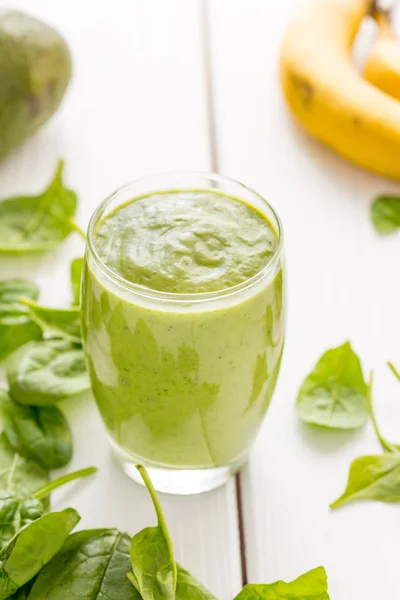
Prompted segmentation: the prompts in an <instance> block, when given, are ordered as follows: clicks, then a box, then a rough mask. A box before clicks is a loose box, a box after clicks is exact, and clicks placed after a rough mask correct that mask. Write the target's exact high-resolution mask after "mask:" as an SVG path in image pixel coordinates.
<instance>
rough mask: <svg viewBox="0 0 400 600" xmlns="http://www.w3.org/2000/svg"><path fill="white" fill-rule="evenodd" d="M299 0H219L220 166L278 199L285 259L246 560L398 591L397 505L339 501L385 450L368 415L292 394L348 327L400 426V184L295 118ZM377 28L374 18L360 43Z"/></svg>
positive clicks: (279, 571) (256, 577)
mask: <svg viewBox="0 0 400 600" xmlns="http://www.w3.org/2000/svg"><path fill="white" fill-rule="evenodd" d="M300 4H302V2H301V1H300V0H286V1H285V2H275V3H273V4H272V3H270V2H265V1H264V0H232V1H230V2H227V1H225V0H212V1H210V2H209V8H210V10H211V15H212V19H211V22H212V34H211V40H212V56H213V71H214V90H215V93H214V102H215V106H216V119H215V120H216V123H217V133H216V138H217V145H218V149H219V164H220V169H221V172H222V173H224V174H226V175H230V176H232V177H235V178H237V179H239V180H240V181H243V182H245V183H246V184H248V185H250V186H252V187H254V188H255V189H256V190H257V191H258V192H260V193H261V194H263V195H264V196H265V197H266V198H267V199H268V200H269V201H270V202H271V203H272V204H273V206H274V207H275V208H276V209H277V211H278V212H279V213H280V215H281V217H282V220H283V224H284V230H285V240H286V249H287V259H288V277H289V290H288V294H289V302H288V313H289V318H288V336H287V346H286V351H285V356H284V361H283V367H282V373H281V376H280V380H279V383H278V388H277V391H276V393H275V397H274V400H273V402H272V407H271V410H270V412H269V414H268V416H267V419H266V421H265V424H264V426H263V428H262V431H261V433H260V435H259V438H258V440H257V443H256V446H255V448H254V451H253V453H252V456H251V460H250V463H249V465H248V468H247V469H246V470H245V471H244V473H243V475H242V487H243V494H244V498H243V502H244V507H245V524H246V550H247V570H248V576H249V580H250V581H253V582H262V581H268V582H269V581H275V580H276V579H280V578H283V579H292V578H294V577H296V576H297V575H299V574H300V573H302V572H304V571H306V570H307V569H310V568H312V567H315V566H317V565H319V564H323V565H324V566H325V567H326V569H327V571H328V575H329V581H330V590H331V597H332V599H333V600H354V599H355V598H363V600H375V599H376V598H385V599H387V600H397V598H398V596H399V589H400V580H399V575H398V572H399V571H398V564H397V552H396V539H397V538H396V532H397V531H398V528H399V526H400V507H399V506H388V505H382V504H372V503H364V504H358V505H353V506H349V507H348V508H344V509H343V510H341V511H337V512H335V513H332V512H330V510H329V507H328V504H329V502H330V501H332V500H333V499H334V498H335V497H336V496H338V495H339V494H340V493H341V492H342V491H343V489H344V486H345V482H346V479H347V472H348V467H349V463H350V461H351V460H352V459H353V458H355V457H357V456H360V455H362V454H368V453H379V452H380V448H379V446H378V444H377V442H376V440H375V437H374V434H373V432H372V429H371V427H370V426H368V427H366V428H365V430H364V431H361V432H358V433H355V434H346V435H345V434H343V435H342V434H340V433H337V434H334V433H329V432H324V431H320V430H315V429H314V430H313V429H306V428H304V427H302V426H301V425H300V423H299V421H298V419H297V417H296V414H295V409H294V403H295V399H296V395H297V390H298V388H299V386H300V383H301V381H302V379H303V378H304V377H305V375H306V374H307V373H308V372H309V371H310V370H311V368H312V366H313V364H314V363H315V362H316V360H317V359H318V358H319V356H320V355H321V354H322V352H323V351H325V350H326V349H327V348H328V347H332V346H334V345H338V344H339V343H341V342H343V341H345V340H347V339H350V340H351V341H352V343H353V345H354V347H355V349H356V351H357V352H358V353H359V354H360V356H361V358H362V361H363V363H364V366H365V370H366V371H367V369H370V368H375V369H376V393H375V396H376V405H377V406H376V410H377V413H378V418H379V420H380V422H381V423H382V427H383V428H384V431H385V432H386V433H387V435H388V437H389V438H391V439H397V440H398V439H399V423H400V403H399V397H400V388H399V386H398V384H397V383H396V382H395V380H394V379H393V377H392V375H391V374H390V373H389V372H388V370H387V368H386V367H385V365H384V363H385V361H386V360H388V359H393V360H394V361H396V360H397V363H398V364H399V363H400V352H399V339H400V318H399V310H398V307H399V302H400V280H399V277H398V272H399V267H398V265H399V252H400V247H399V238H398V237H396V236H395V237H393V238H387V239H383V238H379V237H377V236H376V234H375V233H374V231H373V230H372V227H371V223H370V218H369V204H370V202H371V200H372V198H373V197H374V196H375V194H377V193H380V192H390V191H396V192H400V188H399V185H397V184H395V183H392V182H389V181H386V180H384V179H381V178H378V177H375V176H373V175H370V174H368V173H366V172H363V171H361V170H359V169H357V168H356V167H353V166H352V165H350V164H348V163H346V162H344V161H343V160H341V159H340V158H338V157H337V156H335V155H334V154H333V153H331V152H330V151H328V150H327V149H325V148H324V147H322V146H321V145H319V144H318V143H316V142H315V141H314V140H312V139H310V138H309V137H308V136H306V135H305V134H304V133H303V132H301V131H300V130H299V129H298V127H297V126H296V125H295V124H294V123H293V122H292V119H291V117H290V115H289V114H288V112H287V110H286V107H285V105H284V101H283V98H282V96H281V93H280V88H279V80H278V55H279V45H280V41H281V39H282V36H283V33H284V30H285V28H286V26H287V24H288V22H289V20H290V18H291V17H292V16H293V15H294V14H295V12H296V10H297V9H298V8H299V6H300ZM371 31H372V28H371V26H370V25H367V27H366V29H365V30H364V31H363V36H364V38H363V39H362V40H361V45H360V44H358V46H359V47H361V46H363V45H365V43H367V42H368V39H369V35H370V33H371Z"/></svg>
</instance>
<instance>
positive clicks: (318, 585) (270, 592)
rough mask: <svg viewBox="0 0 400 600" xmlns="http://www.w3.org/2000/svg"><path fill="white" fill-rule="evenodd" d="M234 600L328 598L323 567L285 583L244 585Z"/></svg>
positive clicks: (311, 599)
mask: <svg viewBox="0 0 400 600" xmlns="http://www.w3.org/2000/svg"><path fill="white" fill-rule="evenodd" d="M234 600H329V595H328V582H327V578H326V572H325V569H324V568H323V567H318V568H316V569H313V570H312V571H309V572H308V573H305V574H304V575H301V576H300V577H298V578H297V579H295V580H294V581H291V582H289V583H286V582H285V581H277V582H276V583H271V584H250V585H245V587H244V588H243V590H242V591H241V592H240V594H238V595H237V596H236V598H235V599H234Z"/></svg>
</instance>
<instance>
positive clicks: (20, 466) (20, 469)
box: [0, 433, 49, 495]
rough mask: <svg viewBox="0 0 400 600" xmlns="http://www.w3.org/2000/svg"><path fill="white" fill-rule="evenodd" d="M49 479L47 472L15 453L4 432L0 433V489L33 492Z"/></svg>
mask: <svg viewBox="0 0 400 600" xmlns="http://www.w3.org/2000/svg"><path fill="white" fill-rule="evenodd" d="M48 481H49V474H48V472H47V471H46V470H45V469H43V468H42V467H41V466H40V465H38V464H37V463H36V462H34V461H32V460H27V459H26V458H24V457H23V456H20V455H19V454H17V453H15V452H14V451H13V449H12V448H11V446H10V444H9V443H8V441H7V439H6V437H5V435H4V433H2V434H1V435H0V491H1V492H24V493H26V494H27V495H28V494H34V493H35V492H36V490H38V489H39V488H42V487H43V486H44V485H46V484H47V483H48Z"/></svg>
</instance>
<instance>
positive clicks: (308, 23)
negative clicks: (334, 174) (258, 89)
mask: <svg viewBox="0 0 400 600" xmlns="http://www.w3.org/2000/svg"><path fill="white" fill-rule="evenodd" d="M370 9H371V0H311V1H310V2H309V4H307V5H306V6H305V7H304V8H303V9H302V11H301V12H300V13H299V14H298V16H297V17H296V18H295V20H294V22H293V23H292V25H291V26H290V27H289V29H288V32H287V34H286V36H285V39H284V42H283V47H282V52H281V81H282V87H283V91H284V94H285V96H286V100H287V102H288V104H289V107H290V108H291V110H292V112H293V114H294V115H295V116H296V117H297V119H298V120H299V121H300V123H301V124H302V125H303V127H304V128H305V129H306V130H307V131H308V132H309V133H310V134H312V135H313V136H314V137H316V138H318V139H319V140H320V141H322V142H324V143H325V144H326V145H328V146H330V147H331V148H332V149H333V150H335V151H336V152H338V153H339V154H340V155H342V156H343V157H345V158H347V159H348V160H350V161H352V162H354V163H356V164H357V165H360V166H362V167H365V168H367V169H370V170H371V171H375V172H376V173H380V174H382V175H385V176H388V177H392V178H395V179H400V103H399V102H397V100H394V99H393V98H391V97H390V96H387V95H386V94H384V93H383V92H381V91H380V90H377V89H376V88H375V87H374V86H373V85H371V84H370V83H369V82H367V81H365V80H364V79H363V78H362V76H361V75H359V74H358V73H357V71H356V69H355V68H354V67H353V65H352V64H351V58H350V53H351V47H352V43H353V40H354V38H355V35H356V33H357V30H358V28H359V25H360V23H361V21H362V19H363V18H364V16H365V15H366V14H369V12H370Z"/></svg>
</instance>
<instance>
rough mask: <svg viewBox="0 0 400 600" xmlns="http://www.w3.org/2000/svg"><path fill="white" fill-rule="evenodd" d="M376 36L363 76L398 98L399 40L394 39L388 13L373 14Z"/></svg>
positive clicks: (399, 73)
mask: <svg viewBox="0 0 400 600" xmlns="http://www.w3.org/2000/svg"><path fill="white" fill-rule="evenodd" d="M374 18H375V21H376V22H377V24H378V37H377V40H376V42H375V44H374V46H373V48H372V51H371V53H370V55H369V57H368V60H367V62H366V65H365V72H364V76H365V79H367V80H368V81H370V82H371V83H372V84H373V85H374V86H376V87H377V88H379V89H380V90H382V91H383V92H386V94H389V95H390V96H393V97H394V98H397V99H400V41H399V40H397V39H396V37H395V35H394V33H393V31H392V29H391V27H390V21H389V17H388V14H387V13H385V12H377V13H376V14H375V15H374Z"/></svg>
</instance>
